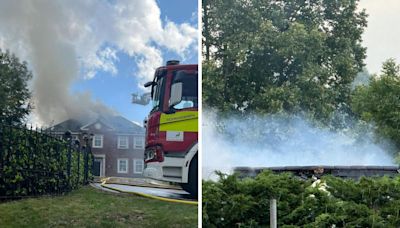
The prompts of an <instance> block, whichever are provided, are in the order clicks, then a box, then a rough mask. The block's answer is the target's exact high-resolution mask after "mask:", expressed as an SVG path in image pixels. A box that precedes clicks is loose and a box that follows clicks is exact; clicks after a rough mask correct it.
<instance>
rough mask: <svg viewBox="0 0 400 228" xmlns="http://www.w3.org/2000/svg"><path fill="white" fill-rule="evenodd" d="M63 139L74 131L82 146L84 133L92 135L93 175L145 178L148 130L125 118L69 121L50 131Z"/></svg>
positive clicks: (74, 137) (55, 126) (73, 133)
mask: <svg viewBox="0 0 400 228" xmlns="http://www.w3.org/2000/svg"><path fill="white" fill-rule="evenodd" d="M50 129H51V131H52V132H53V133H54V134H57V135H59V137H62V136H63V134H64V133H65V132H66V131H71V133H72V138H73V139H74V140H79V141H81V142H82V140H83V139H82V134H83V133H84V132H86V133H88V134H93V140H92V152H93V155H94V167H93V174H94V175H95V176H101V177H102V176H107V177H142V172H143V166H144V164H143V154H144V134H145V129H144V128H143V127H141V126H139V125H137V124H135V123H133V122H131V121H129V120H127V119H125V118H124V117H122V116H108V117H104V116H102V117H99V118H97V119H95V120H93V121H89V122H81V121H78V120H74V119H69V120H66V121H64V122H61V123H59V124H57V125H54V126H53V127H51V128H50Z"/></svg>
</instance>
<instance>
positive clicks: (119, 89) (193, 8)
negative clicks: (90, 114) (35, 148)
mask: <svg viewBox="0 0 400 228" xmlns="http://www.w3.org/2000/svg"><path fill="white" fill-rule="evenodd" d="M157 3H158V6H159V8H160V11H161V20H162V23H163V26H164V25H165V23H166V22H167V21H172V22H174V23H176V24H182V23H189V24H190V25H191V26H193V27H196V28H197V8H198V7H197V1H185V0H173V1H170V0H169V1H157ZM158 48H159V49H160V50H161V51H162V57H163V59H164V62H165V61H166V60H169V59H179V60H181V61H182V63H197V62H198V55H197V51H195V50H193V49H192V50H190V52H188V53H186V54H185V59H182V58H181V57H180V56H179V54H177V53H175V52H173V51H169V50H168V49H166V48H163V47H160V46H158ZM117 57H118V61H116V62H115V67H116V69H117V73H116V74H115V75H113V74H112V73H110V72H104V71H101V70H98V71H97V74H96V76H95V77H93V78H91V79H85V78H84V75H80V77H79V79H78V80H77V81H75V82H74V83H73V85H72V88H71V90H72V91H71V92H72V93H75V92H85V91H89V92H90V93H91V95H92V98H93V99H94V100H98V101H101V102H102V103H104V104H105V105H107V106H109V107H111V108H113V109H114V110H116V111H117V112H118V113H120V114H121V115H122V116H124V117H125V118H127V119H129V120H132V121H135V122H138V123H142V122H143V119H144V118H145V116H147V114H148V112H149V111H150V105H147V106H142V105H137V104H132V103H131V94H132V93H136V92H138V93H143V90H141V89H140V88H138V86H137V85H138V83H139V80H138V79H137V78H136V77H135V74H136V73H137V72H138V66H137V64H136V63H135V61H136V59H135V57H131V56H129V55H127V54H125V53H124V52H122V51H118V52H117ZM82 74H83V72H82Z"/></svg>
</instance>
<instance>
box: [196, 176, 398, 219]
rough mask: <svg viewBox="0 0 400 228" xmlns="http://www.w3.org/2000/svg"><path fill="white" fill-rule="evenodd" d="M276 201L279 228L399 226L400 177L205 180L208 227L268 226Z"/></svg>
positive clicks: (270, 177) (258, 177) (269, 177)
mask: <svg viewBox="0 0 400 228" xmlns="http://www.w3.org/2000/svg"><path fill="white" fill-rule="evenodd" d="M271 198H276V199H277V209H278V227H400V177H395V178H389V177H380V178H378V177H377V178H361V179H360V180H358V181H355V180H350V179H341V178H336V177H332V176H324V177H322V179H321V180H320V181H317V182H313V181H311V180H308V181H304V180H300V179H299V178H297V177H294V176H293V175H291V174H274V173H271V172H269V171H266V172H263V173H261V174H259V175H258V176H257V177H256V178H253V179H249V178H247V179H239V178H238V177H237V176H235V175H223V174H220V179H219V180H218V181H216V182H215V181H204V182H203V225H204V226H205V227H259V226H262V227H265V226H269V200H270V199H271Z"/></svg>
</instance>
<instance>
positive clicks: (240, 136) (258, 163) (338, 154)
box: [202, 111, 394, 179]
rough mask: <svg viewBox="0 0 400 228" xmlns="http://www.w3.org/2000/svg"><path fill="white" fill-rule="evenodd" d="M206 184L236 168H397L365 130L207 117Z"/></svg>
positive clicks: (293, 119)
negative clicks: (216, 175) (375, 166)
mask: <svg viewBox="0 0 400 228" xmlns="http://www.w3.org/2000/svg"><path fill="white" fill-rule="evenodd" d="M202 129H203V132H202V135H203V164H204V165H203V166H204V167H203V178H204V179H209V178H215V176H214V175H213V173H214V171H215V170H219V171H222V172H225V173H230V172H232V169H233V168H234V167H236V166H250V167H273V166H305V165H393V164H394V161H393V158H392V157H391V156H390V154H389V153H387V151H389V150H390V146H389V145H385V144H377V143H375V142H374V141H375V140H374V138H375V137H374V135H373V134H372V133H371V131H370V130H368V127H367V126H361V125H359V124H358V125H357V124H355V125H354V126H352V127H351V130H349V129H347V130H341V131H332V130H329V129H327V128H323V127H317V126H314V124H311V123H310V122H309V121H307V120H305V118H302V117H300V116H279V115H269V116H258V115H248V116H246V117H244V118H235V117H229V118H221V117H217V115H216V114H215V112H212V111H205V112H203V128H202Z"/></svg>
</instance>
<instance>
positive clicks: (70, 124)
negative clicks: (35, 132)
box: [50, 119, 82, 132]
mask: <svg viewBox="0 0 400 228" xmlns="http://www.w3.org/2000/svg"><path fill="white" fill-rule="evenodd" d="M81 127H82V122H80V121H78V120H75V119H69V120H66V121H64V122H61V123H59V124H56V125H54V126H53V127H51V128H50V130H51V131H57V132H65V131H68V130H69V131H72V132H78V131H80V129H81Z"/></svg>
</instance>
